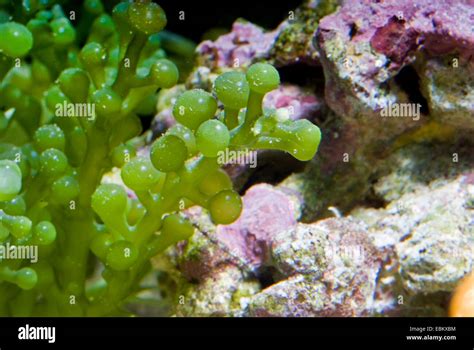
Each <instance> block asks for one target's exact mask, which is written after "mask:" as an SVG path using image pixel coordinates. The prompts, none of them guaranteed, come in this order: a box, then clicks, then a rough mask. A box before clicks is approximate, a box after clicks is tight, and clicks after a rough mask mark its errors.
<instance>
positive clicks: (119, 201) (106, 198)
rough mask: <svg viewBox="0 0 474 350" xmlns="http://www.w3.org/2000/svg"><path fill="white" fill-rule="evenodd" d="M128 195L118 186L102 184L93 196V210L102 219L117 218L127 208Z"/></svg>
mask: <svg viewBox="0 0 474 350" xmlns="http://www.w3.org/2000/svg"><path fill="white" fill-rule="evenodd" d="M127 200H128V199H127V193H126V192H125V189H124V188H123V187H122V186H120V185H117V184H102V185H100V186H99V187H97V189H96V190H95V192H94V194H93V195H92V209H94V211H95V212H96V213H97V214H99V216H100V217H101V218H103V219H104V218H114V217H115V218H117V217H118V216H120V215H122V214H123V213H124V212H125V209H126V207H127Z"/></svg>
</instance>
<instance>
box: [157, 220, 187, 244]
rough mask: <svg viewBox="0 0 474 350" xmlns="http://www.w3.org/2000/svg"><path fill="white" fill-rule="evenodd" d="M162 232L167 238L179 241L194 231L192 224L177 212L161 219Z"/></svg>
mask: <svg viewBox="0 0 474 350" xmlns="http://www.w3.org/2000/svg"><path fill="white" fill-rule="evenodd" d="M161 230H162V234H164V235H166V236H167V238H168V239H173V240H174V241H175V242H179V241H182V240H185V239H188V238H189V237H191V236H192V234H193V233H194V227H193V225H192V224H191V223H190V222H189V221H188V220H186V219H185V218H184V217H182V216H181V215H179V214H170V215H167V216H166V217H165V218H164V219H163V226H162V228H161Z"/></svg>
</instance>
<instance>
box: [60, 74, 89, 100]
mask: <svg viewBox="0 0 474 350" xmlns="http://www.w3.org/2000/svg"><path fill="white" fill-rule="evenodd" d="M59 86H60V87H61V90H62V91H63V92H64V94H65V95H66V96H68V97H69V98H70V99H71V100H72V101H74V102H85V101H87V96H88V94H89V86H90V80H89V76H88V75H87V73H86V72H85V71H84V70H82V69H79V68H68V69H65V70H63V71H62V73H61V75H60V76H59Z"/></svg>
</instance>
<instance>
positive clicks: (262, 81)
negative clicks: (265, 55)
mask: <svg viewBox="0 0 474 350" xmlns="http://www.w3.org/2000/svg"><path fill="white" fill-rule="evenodd" d="M246 77H247V81H248V82H249V85H250V89H251V90H253V91H255V92H257V93H259V94H266V93H267V92H270V91H272V90H275V89H276V88H278V86H279V85H280V74H279V73H278V71H277V70H276V69H275V67H273V66H272V65H270V64H267V63H255V64H253V65H251V66H250V67H249V69H248V70H247V75H246Z"/></svg>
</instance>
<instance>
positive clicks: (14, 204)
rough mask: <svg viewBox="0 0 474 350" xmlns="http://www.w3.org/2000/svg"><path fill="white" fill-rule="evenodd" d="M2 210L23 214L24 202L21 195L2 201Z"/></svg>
mask: <svg viewBox="0 0 474 350" xmlns="http://www.w3.org/2000/svg"><path fill="white" fill-rule="evenodd" d="M3 211H4V212H5V213H7V214H8V215H15V216H18V215H25V213H26V202H25V200H24V199H23V197H22V196H21V195H20V196H16V197H15V198H13V199H12V200H10V201H8V202H4V203H3Z"/></svg>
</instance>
